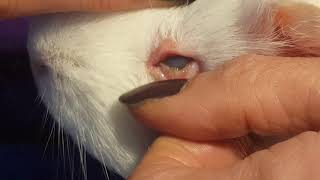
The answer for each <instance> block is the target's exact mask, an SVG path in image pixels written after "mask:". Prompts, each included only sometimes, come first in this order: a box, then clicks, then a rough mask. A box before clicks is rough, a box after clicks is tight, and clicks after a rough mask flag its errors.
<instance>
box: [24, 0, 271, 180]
mask: <svg viewBox="0 0 320 180" xmlns="http://www.w3.org/2000/svg"><path fill="white" fill-rule="evenodd" d="M258 7H259V8H258ZM266 7H267V6H265V7H264V6H263V5H262V4H261V3H258V2H252V1H250V3H249V2H248V3H245V1H239V0H228V1H221V0H217V1H214V0H197V1H195V2H193V3H191V4H189V5H184V6H178V7H173V8H167V9H147V10H139V11H133V12H122V13H112V14H82V13H73V14H56V15H48V16H42V17H36V18H34V19H33V21H32V23H31V29H30V35H29V42H28V48H29V53H30V57H31V66H32V70H33V74H34V77H35V80H36V82H37V86H38V88H39V94H40V96H41V97H42V99H43V101H44V103H45V104H46V106H47V108H48V110H49V112H50V113H51V114H52V115H53V117H54V119H55V120H56V121H57V122H58V124H59V125H60V126H61V127H63V128H64V129H65V130H66V132H67V133H69V134H70V135H71V136H72V137H73V139H74V140H75V142H76V143H78V144H79V146H81V147H84V148H85V149H86V150H87V151H88V152H89V153H90V154H92V155H93V156H94V157H96V158H97V159H98V160H99V161H100V162H101V163H103V164H104V165H106V166H107V167H109V168H111V169H113V170H115V171H116V172H118V173H119V174H121V175H122V176H124V177H126V176H128V175H129V174H130V172H131V171H132V169H133V168H134V167H135V165H136V164H137V162H139V160H140V158H141V157H142V155H143V154H144V153H145V151H146V150H147V148H148V146H149V145H150V143H151V142H152V140H153V139H154V138H155V137H156V134H155V133H154V132H152V131H151V130H149V129H148V128H146V127H144V126H143V125H141V124H139V123H138V122H137V121H135V120H134V118H133V117H131V115H130V113H129V112H128V110H127V108H126V107H124V106H123V105H122V104H120V103H119V102H118V98H119V96H120V95H121V94H123V93H125V92H127V91H129V90H131V89H133V88H136V87H138V86H141V85H143V84H146V83H149V82H152V81H155V80H164V79H175V78H192V77H194V76H195V75H196V74H197V73H199V72H201V71H205V70H208V69H213V68H214V67H215V66H216V65H218V64H220V63H222V62H224V61H227V60H230V59H232V58H234V57H236V56H239V55H241V54H244V53H248V52H255V53H257V52H264V53H265V52H270V53H273V52H274V51H275V49H274V48H272V47H273V46H275V45H274V44H273V43H272V42H271V41H270V40H269V39H268V38H270V32H267V30H265V29H264V28H261V27H259V28H256V22H257V20H256V19H257V17H259V16H261V17H264V16H263V15H267V14H268V10H267V8H266ZM257 9H259V10H257ZM266 19H268V18H266ZM264 23H265V26H266V27H267V26H268V23H267V22H266V21H264ZM255 28H256V29H257V30H256V31H257V32H256V33H252V32H253V29H255ZM266 29H268V28H266ZM249 32H250V33H251V34H249ZM261 34H265V36H266V37H268V38H267V39H263V38H264V37H262V36H261ZM268 42H269V43H268Z"/></svg>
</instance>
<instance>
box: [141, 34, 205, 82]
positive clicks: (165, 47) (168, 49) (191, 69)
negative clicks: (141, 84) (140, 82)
mask: <svg viewBox="0 0 320 180" xmlns="http://www.w3.org/2000/svg"><path fill="white" fill-rule="evenodd" d="M147 69H148V71H149V73H150V74H151V76H153V78H154V79H155V80H169V79H190V78H193V77H194V76H196V75H197V74H198V73H199V72H200V62H199V61H198V60H197V59H196V58H194V57H192V55H191V53H188V52H183V51H181V50H179V48H178V47H177V45H176V43H175V42H173V41H171V40H164V41H162V42H161V43H160V45H159V46H158V47H157V48H155V49H154V51H153V52H152V53H151V55H150V58H149V61H148V62H147Z"/></svg>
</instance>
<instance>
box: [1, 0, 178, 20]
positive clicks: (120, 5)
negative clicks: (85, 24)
mask: <svg viewBox="0 0 320 180" xmlns="http://www.w3.org/2000/svg"><path fill="white" fill-rule="evenodd" d="M168 5H172V3H171V2H169V1H163V0H81V1H80V0H54V1H43V0H6V1H0V18H9V17H17V16H26V15H35V14H42V13H53V12H69V11H116V10H126V9H137V8H146V7H161V6H168Z"/></svg>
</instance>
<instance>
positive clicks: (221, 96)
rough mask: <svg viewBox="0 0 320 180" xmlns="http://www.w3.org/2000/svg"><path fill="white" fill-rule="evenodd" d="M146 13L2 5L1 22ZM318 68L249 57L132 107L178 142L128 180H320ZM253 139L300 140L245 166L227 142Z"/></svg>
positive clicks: (99, 5) (319, 62)
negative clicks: (49, 15) (66, 15)
mask: <svg viewBox="0 0 320 180" xmlns="http://www.w3.org/2000/svg"><path fill="white" fill-rule="evenodd" d="M151 2H152V5H153V6H167V5H168V3H167V2H162V1H156V0H154V1H151ZM148 6H150V0H132V1H130V0H123V1H120V0H109V1H108V0H105V1H101V0H97V1H94V0H92V1H89V0H83V1H80V0H68V1H66V0H55V1H42V0H15V1H11V0H4V1H0V19H4V18H13V17H17V16H29V15H36V14H42V13H52V12H70V11H115V10H123V9H132V8H143V7H148ZM319 68H320V58H282V57H265V56H258V55H247V56H243V57H240V58H238V59H236V60H233V61H231V62H230V63H227V64H225V65H223V66H221V67H220V68H219V69H217V70H216V71H212V72H207V73H203V74H201V75H199V76H198V77H197V78H196V79H194V80H193V81H192V82H191V83H190V84H189V85H188V86H187V87H186V88H185V89H184V90H183V91H182V92H181V93H179V94H178V95H175V96H172V97H167V98H163V99H158V100H150V101H147V102H145V103H142V104H140V106H134V108H132V111H133V113H134V114H135V115H136V116H137V117H139V119H141V120H142V122H144V123H146V124H147V125H149V126H151V127H153V128H155V129H157V130H159V131H161V132H163V133H164V134H168V135H174V136H175V137H181V138H174V137H173V136H162V137H160V138H158V139H157V140H156V141H155V142H154V144H153V145H152V147H151V148H150V150H149V152H148V153H147V154H146V156H145V157H144V160H143V161H142V162H141V164H140V165H139V166H138V168H137V169H136V171H135V172H134V173H133V175H132V176H131V177H130V179H132V180H150V179H153V180H163V179H166V180H170V179H172V180H173V179H174V180H188V179H190V180H191V179H201V180H206V179H208V180H209V179H210V180H211V179H219V180H256V179H259V180H264V179H268V180H269V179H274V180H281V179H290V180H295V179H310V180H312V179H319V177H320V172H319V171H318V165H319V162H320V153H319V152H320V136H319V133H318V130H319V129H320V110H319V107H320V94H319V90H320V81H319V79H320V71H319ZM311 130H314V131H311ZM249 132H255V133H257V134H261V135H266V134H267V135H274V134H287V133H301V134H299V135H297V136H294V137H292V138H291V139H289V140H287V141H284V142H281V143H279V144H276V145H274V146H272V147H271V148H268V149H265V150H262V151H259V152H256V153H254V154H252V155H250V156H248V157H246V158H245V159H242V158H241V157H239V155H238V154H237V153H235V151H234V149H233V148H234V147H233V146H231V145H230V144H229V143H228V141H225V139H227V138H235V137H240V136H243V135H246V134H247V133H249ZM182 138H185V139H189V140H183V139H182ZM217 140H219V141H217Z"/></svg>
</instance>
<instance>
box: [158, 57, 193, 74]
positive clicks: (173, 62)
mask: <svg viewBox="0 0 320 180" xmlns="http://www.w3.org/2000/svg"><path fill="white" fill-rule="evenodd" d="M192 61H193V60H192V59H191V58H187V57H183V56H171V57H168V58H167V59H166V60H164V61H162V62H161V64H162V65H165V66H167V67H169V68H172V69H175V70H177V71H179V70H182V69H183V68H185V67H186V66H187V65H188V64H189V63H191V62H192Z"/></svg>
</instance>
